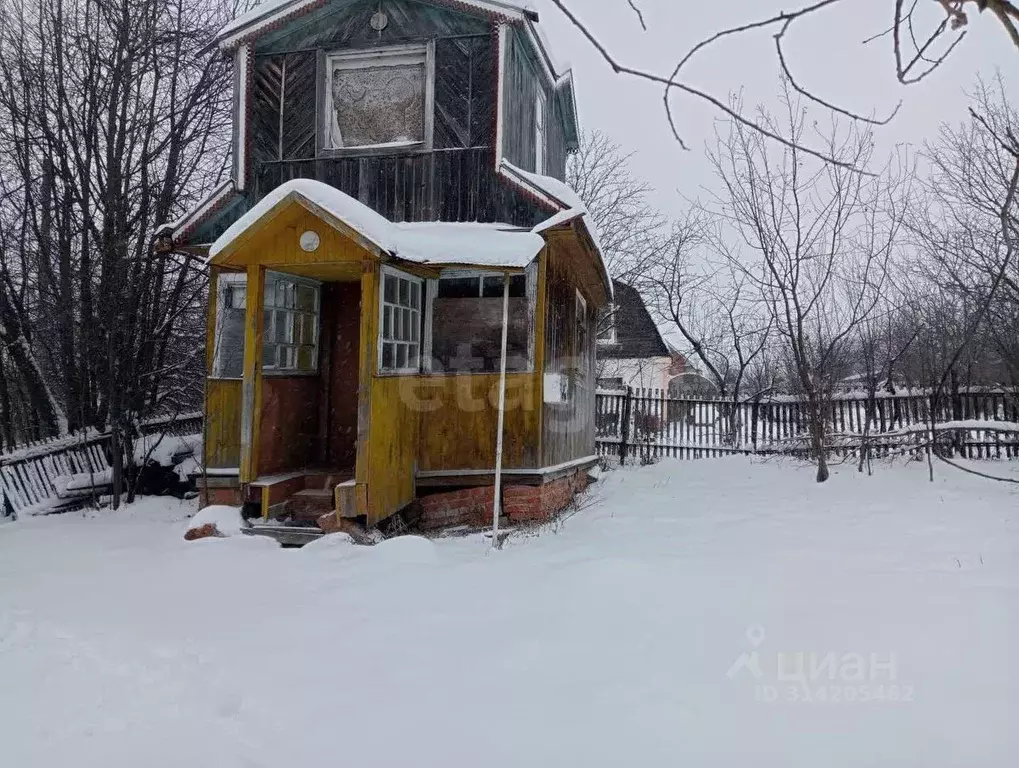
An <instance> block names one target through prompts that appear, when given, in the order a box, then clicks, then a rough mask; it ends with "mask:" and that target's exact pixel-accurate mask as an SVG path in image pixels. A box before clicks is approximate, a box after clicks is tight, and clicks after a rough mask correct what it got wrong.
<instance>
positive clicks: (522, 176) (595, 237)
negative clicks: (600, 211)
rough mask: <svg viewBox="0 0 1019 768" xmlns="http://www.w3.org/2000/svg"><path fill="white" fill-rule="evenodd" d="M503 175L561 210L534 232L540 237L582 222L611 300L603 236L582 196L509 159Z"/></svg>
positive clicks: (558, 181)
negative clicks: (556, 229)
mask: <svg viewBox="0 0 1019 768" xmlns="http://www.w3.org/2000/svg"><path fill="white" fill-rule="evenodd" d="M499 170H500V172H501V173H502V174H503V175H504V176H505V177H506V178H508V179H510V180H511V181H513V182H514V183H515V184H517V185H518V186H520V187H521V188H523V189H525V190H526V191H528V192H529V193H531V194H532V195H534V196H535V197H537V198H538V199H539V200H542V201H544V202H546V203H548V204H549V205H551V206H552V207H553V208H559V209H560V211H559V213H557V214H555V215H554V216H552V217H551V218H550V219H547V220H546V221H543V222H542V223H541V224H539V225H538V226H536V227H535V228H534V229H532V230H531V231H532V232H534V234H536V235H540V234H541V233H542V232H545V231H547V230H549V229H553V228H555V227H558V226H561V225H563V224H568V223H569V222H571V221H573V220H574V219H581V220H582V221H583V222H584V226H585V227H586V228H587V231H588V234H590V235H591V241H592V242H593V243H594V247H595V250H596V251H597V252H598V261H599V262H600V264H601V268H602V278H603V280H604V281H605V290H606V292H607V293H608V295H609V298H610V299H611V298H612V280H611V278H610V277H609V271H608V267H607V266H606V264H605V251H604V250H603V248H602V243H601V235H599V233H598V224H597V222H595V220H594V217H592V216H591V212H590V211H589V210H588V209H587V206H586V205H585V204H584V201H583V200H582V199H581V197H580V195H578V194H577V193H576V191H574V189H573V187H571V186H570V185H569V184H567V183H566V182H565V181H560V180H559V179H555V178H553V177H551V176H542V175H541V174H539V173H531V172H530V171H525V170H523V169H522V168H518V167H517V166H515V165H513V164H512V163H511V162H509V161H508V160H505V159H504V160H503V161H502V164H501V165H500V166H499Z"/></svg>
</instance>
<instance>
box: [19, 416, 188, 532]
mask: <svg viewBox="0 0 1019 768" xmlns="http://www.w3.org/2000/svg"><path fill="white" fill-rule="evenodd" d="M138 431H139V433H140V434H141V435H143V436H148V435H166V436H184V435H190V434H195V433H198V432H201V431H202V414H201V413H187V414H183V415H174V416H159V417H155V418H150V419H146V420H144V421H142V422H140V423H139V424H138ZM109 471H110V433H109V432H99V431H97V430H87V431H82V432H79V433H75V434H71V435H66V436H64V437H57V438H52V439H48V440H40V441H37V442H33V443H27V444H25V445H22V446H19V447H18V448H16V449H13V450H11V451H7V452H6V453H3V454H0V497H2V498H0V517H3V516H13V515H17V514H20V513H22V512H24V511H26V510H30V509H33V508H36V509H43V508H46V507H47V506H52V505H56V504H57V503H58V501H59V496H60V493H59V489H60V485H61V482H62V480H64V479H66V478H68V477H70V476H74V475H86V474H87V475H89V476H94V477H96V478H97V480H96V485H104V484H106V483H104V482H100V480H101V479H102V478H104V477H108V473H109ZM107 482H108V481H107Z"/></svg>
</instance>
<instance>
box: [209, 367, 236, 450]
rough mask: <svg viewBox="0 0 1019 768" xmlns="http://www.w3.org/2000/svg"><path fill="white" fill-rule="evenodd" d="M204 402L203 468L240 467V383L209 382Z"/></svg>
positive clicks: (225, 381) (221, 380)
mask: <svg viewBox="0 0 1019 768" xmlns="http://www.w3.org/2000/svg"><path fill="white" fill-rule="evenodd" d="M206 387H207V389H206V400H205V413H206V423H205V466H206V467H208V468H209V469H233V468H235V467H240V465H241V382H240V380H239V379H209V380H208V381H207V382H206Z"/></svg>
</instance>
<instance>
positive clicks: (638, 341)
mask: <svg viewBox="0 0 1019 768" xmlns="http://www.w3.org/2000/svg"><path fill="white" fill-rule="evenodd" d="M612 285H613V288H614V289H615V297H614V300H613V303H612V310H611V311H612V322H613V323H614V324H615V327H616V341H615V343H614V344H606V343H604V342H599V343H598V357H599V358H602V359H612V360H630V359H643V358H648V357H669V356H670V353H669V348H668V347H667V346H666V344H665V341H664V340H663V339H662V334H661V332H659V330H658V326H657V325H655V321H654V320H653V319H652V317H651V313H650V312H648V310H647V306H646V305H645V304H644V299H643V298H642V297H641V295H640V292H639V291H638V290H637V289H636V288H634V287H633V286H632V285H628V284H627V283H624V282H622V281H620V280H613V281H612Z"/></svg>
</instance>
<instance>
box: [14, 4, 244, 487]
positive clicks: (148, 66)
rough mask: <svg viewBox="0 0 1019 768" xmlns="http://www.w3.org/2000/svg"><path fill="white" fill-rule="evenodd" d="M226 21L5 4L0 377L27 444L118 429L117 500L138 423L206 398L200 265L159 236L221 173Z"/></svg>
mask: <svg viewBox="0 0 1019 768" xmlns="http://www.w3.org/2000/svg"><path fill="white" fill-rule="evenodd" d="M229 10H230V7H229V4H228V3H226V2H216V3H213V4H209V3H207V2H203V1H202V0H169V2H162V1H160V2H157V1H156V0H71V2H68V1H67V0H31V1H30V2H27V3H22V2H16V0H0V150H2V151H0V249H2V250H3V254H2V255H3V259H2V261H3V265H4V268H3V273H2V283H0V315H2V316H0V325H2V327H3V331H2V335H0V341H2V342H4V343H5V349H6V357H7V362H8V363H9V365H5V367H4V369H5V372H6V371H10V372H11V376H13V378H15V379H17V380H19V381H20V382H21V384H20V386H21V388H22V389H23V390H26V391H28V392H29V393H30V396H31V397H33V398H34V400H33V403H34V406H33V407H34V410H35V411H36V412H37V418H36V419H35V420H34V422H33V423H32V433H34V436H42V435H46V434H52V433H54V432H59V431H64V430H66V429H68V428H71V429H73V428H77V427H81V426H95V427H99V428H107V429H109V430H110V431H111V433H112V435H113V451H112V454H113V462H114V464H113V466H114V475H115V488H116V489H118V490H119V488H120V476H121V474H122V470H123V468H122V467H121V466H120V460H121V458H122V457H124V456H127V457H128V459H129V460H130V457H131V456H132V450H131V440H132V434H133V431H134V426H133V425H134V423H135V422H136V421H137V419H139V418H140V417H141V416H143V415H146V414H148V413H151V412H153V411H156V410H160V409H168V410H171V411H172V410H176V409H179V408H181V407H183V406H184V405H185V404H186V403H189V402H190V403H196V402H197V401H198V398H199V397H200V392H201V389H200V384H199V382H200V375H199V371H200V369H201V362H202V358H201V352H200V350H201V347H202V341H203V334H202V328H203V327H204V326H203V322H202V317H201V314H202V313H201V305H202V304H204V292H205V287H206V280H207V277H206V274H205V269H204V265H201V264H199V263H197V262H195V261H194V260H193V258H191V257H188V256H186V255H183V254H175V253H164V252H161V251H159V250H157V249H155V248H154V247H153V239H152V234H153V232H154V230H155V228H156V226H157V225H158V224H160V223H162V222H165V221H167V220H171V219H173V218H175V217H176V215H177V214H178V213H179V212H180V210H181V208H182V207H185V206H186V205H187V204H188V203H189V201H191V200H193V199H194V198H195V197H197V196H199V195H201V194H203V193H204V191H205V190H206V189H207V188H208V187H209V186H210V185H212V184H215V183H216V181H217V176H216V174H217V173H218V172H219V171H220V169H221V168H222V167H223V158H224V156H225V154H226V152H227V148H228V144H229V112H228V108H227V107H228V104H227V100H228V99H229V94H230V88H229V69H228V66H227V64H226V62H224V61H223V60H222V59H220V58H219V57H218V56H217V55H216V54H215V53H214V52H211V51H206V50H205V48H206V41H207V40H208V39H209V38H210V37H211V36H212V35H213V34H214V32H215V31H216V29H218V28H219V26H220V25H221V24H222V23H223V22H224V21H225V19H226V18H227V16H228V13H229ZM8 378H10V377H8ZM44 384H45V385H49V386H42V385H44ZM115 498H119V494H118V493H115Z"/></svg>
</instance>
